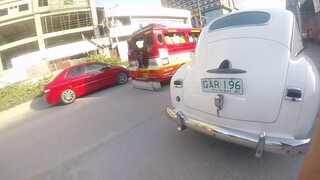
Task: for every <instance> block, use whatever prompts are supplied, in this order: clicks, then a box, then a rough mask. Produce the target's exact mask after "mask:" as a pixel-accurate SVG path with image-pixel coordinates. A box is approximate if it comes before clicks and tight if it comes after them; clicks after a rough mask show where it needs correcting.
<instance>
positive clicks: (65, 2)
mask: <svg viewBox="0 0 320 180" xmlns="http://www.w3.org/2000/svg"><path fill="white" fill-rule="evenodd" d="M64 5H73V0H64Z"/></svg>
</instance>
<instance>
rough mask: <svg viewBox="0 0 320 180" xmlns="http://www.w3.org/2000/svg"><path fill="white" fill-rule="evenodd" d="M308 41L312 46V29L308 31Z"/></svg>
mask: <svg viewBox="0 0 320 180" xmlns="http://www.w3.org/2000/svg"><path fill="white" fill-rule="evenodd" d="M308 39H309V42H310V44H311V45H313V32H312V28H311V29H310V30H309V31H308Z"/></svg>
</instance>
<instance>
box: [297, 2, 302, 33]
mask: <svg viewBox="0 0 320 180" xmlns="http://www.w3.org/2000/svg"><path fill="white" fill-rule="evenodd" d="M296 8H297V19H298V24H299V29H300V32H302V22H301V12H300V0H297V1H296Z"/></svg>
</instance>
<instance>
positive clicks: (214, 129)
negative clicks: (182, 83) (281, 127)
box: [166, 107, 310, 158]
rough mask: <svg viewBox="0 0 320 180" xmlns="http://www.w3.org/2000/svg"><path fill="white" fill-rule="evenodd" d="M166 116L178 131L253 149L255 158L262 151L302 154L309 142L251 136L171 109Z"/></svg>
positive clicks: (262, 134) (305, 140) (260, 135)
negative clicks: (175, 124)
mask: <svg viewBox="0 0 320 180" xmlns="http://www.w3.org/2000/svg"><path fill="white" fill-rule="evenodd" d="M166 115H167V116H168V117H169V118H170V119H171V120H173V121H175V122H176V123H177V129H178V130H179V131H182V130H184V129H186V128H187V127H188V128H191V129H193V130H196V131H199V132H202V133H204V134H207V135H209V136H212V137H215V138H217V139H221V140H224V141H228V142H232V143H235V144H239V145H243V146H246V147H250V148H253V149H255V150H256V153H255V156H256V157H257V158H260V157H262V154H263V152H264V151H266V152H271V153H278V154H303V153H304V152H305V151H306V150H307V149H308V145H309V142H310V139H284V138H277V137H271V136H266V133H265V132H261V133H260V134H252V133H248V132H244V131H239V130H235V129H230V128H225V127H221V126H217V125H214V124H209V123H205V122H201V121H199V120H196V119H192V118H190V117H187V116H185V115H184V114H183V113H182V112H180V111H177V110H176V109H174V108H171V107H167V108H166Z"/></svg>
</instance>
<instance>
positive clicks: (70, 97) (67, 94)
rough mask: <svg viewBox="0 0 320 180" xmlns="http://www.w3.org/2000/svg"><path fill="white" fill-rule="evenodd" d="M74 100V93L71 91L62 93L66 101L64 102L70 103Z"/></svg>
mask: <svg viewBox="0 0 320 180" xmlns="http://www.w3.org/2000/svg"><path fill="white" fill-rule="evenodd" d="M73 98H74V93H73V92H72V91H69V90H68V91H65V92H64V93H63V99H64V100H66V101H68V102H69V101H72V100H73Z"/></svg>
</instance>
